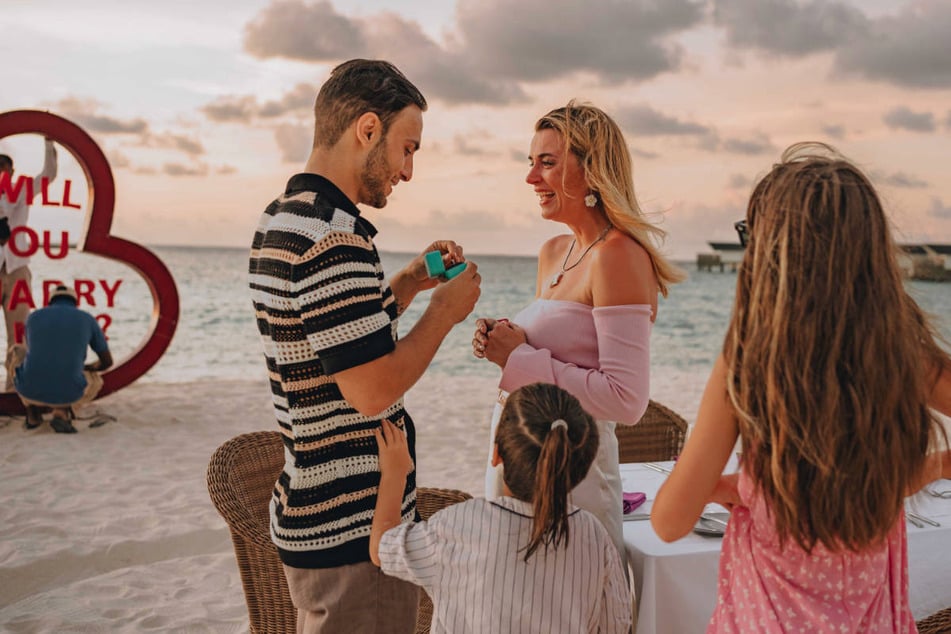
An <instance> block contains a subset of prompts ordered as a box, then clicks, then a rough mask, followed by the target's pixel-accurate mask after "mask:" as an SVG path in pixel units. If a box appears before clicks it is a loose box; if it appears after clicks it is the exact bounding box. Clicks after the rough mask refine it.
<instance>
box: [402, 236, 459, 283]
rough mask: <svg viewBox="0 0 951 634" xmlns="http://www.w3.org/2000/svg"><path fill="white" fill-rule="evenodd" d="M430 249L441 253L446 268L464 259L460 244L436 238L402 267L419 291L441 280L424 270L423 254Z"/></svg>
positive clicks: (424, 259)
mask: <svg viewBox="0 0 951 634" xmlns="http://www.w3.org/2000/svg"><path fill="white" fill-rule="evenodd" d="M430 251H439V252H440V253H442V261H443V264H445V265H446V268H447V269H448V268H449V267H451V266H454V265H456V264H459V263H460V262H463V261H465V258H464V257H463V255H462V247H461V246H459V245H458V244H456V243H455V242H453V241H452V240H436V241H435V242H433V243H432V244H430V245H429V246H428V247H426V249H425V250H424V251H423V252H422V253H420V254H419V255H417V256H416V257H415V258H413V259H412V260H410V262H409V264H407V265H406V268H404V269H403V273H404V274H405V275H406V276H407V277H408V278H409V279H411V280H412V281H413V282H414V283H415V284H416V285H417V290H420V291H425V290H428V289H430V288H436V286H437V285H438V284H439V283H440V282H441V281H443V280H440V279H439V278H434V277H429V273H428V272H427V271H426V258H425V255H426V254H427V253H429V252H430Z"/></svg>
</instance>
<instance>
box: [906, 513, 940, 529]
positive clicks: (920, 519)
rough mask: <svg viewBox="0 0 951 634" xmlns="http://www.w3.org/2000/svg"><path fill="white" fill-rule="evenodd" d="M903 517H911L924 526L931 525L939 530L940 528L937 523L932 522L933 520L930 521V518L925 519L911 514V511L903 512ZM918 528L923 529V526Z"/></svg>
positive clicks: (922, 516)
mask: <svg viewBox="0 0 951 634" xmlns="http://www.w3.org/2000/svg"><path fill="white" fill-rule="evenodd" d="M905 515H907V516H909V517H913V518H915V519H916V520H918V521H919V522H924V523H925V524H931V525H932V526H934V527H935V528H940V527H941V524H939V523H938V522H936V521H934V520H933V519H930V518H927V517H925V516H924V515H918V514H917V513H912V512H911V511H905ZM918 528H924V526H921V525H918Z"/></svg>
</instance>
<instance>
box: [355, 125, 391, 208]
mask: <svg viewBox="0 0 951 634" xmlns="http://www.w3.org/2000/svg"><path fill="white" fill-rule="evenodd" d="M387 167H388V166H387V164H386V135H384V136H383V138H382V139H380V142H379V143H377V144H376V147H375V148H373V149H372V150H370V154H369V155H368V156H367V160H366V161H364V163H363V171H362V172H361V173H360V182H361V183H362V184H363V190H364V194H365V195H366V200H364V202H365V203H366V204H368V205H370V206H371V207H374V208H376V209H382V208H383V207H385V206H386V184H387V183H388V182H389V178H388V175H389V170H388V169H387Z"/></svg>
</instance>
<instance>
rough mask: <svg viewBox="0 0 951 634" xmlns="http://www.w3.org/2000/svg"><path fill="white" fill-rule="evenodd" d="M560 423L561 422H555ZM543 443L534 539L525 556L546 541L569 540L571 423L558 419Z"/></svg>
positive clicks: (535, 494) (535, 496)
mask: <svg viewBox="0 0 951 634" xmlns="http://www.w3.org/2000/svg"><path fill="white" fill-rule="evenodd" d="M557 422H561V423H562V424H561V425H558V424H556V423H557ZM556 423H552V426H551V430H550V431H549V432H548V435H547V436H545V440H544V442H542V449H541V452H539V455H538V464H537V465H536V466H535V487H534V490H533V491H532V509H533V511H534V513H533V519H534V521H533V522H532V539H531V541H530V542H528V549H527V550H526V551H525V559H526V561H527V560H528V558H529V557H531V556H532V553H534V552H535V550H536V549H537V548H538V547H539V546H540V545H541V544H542V543H544V544H545V545H546V546H547V545H553V546H555V547H556V548H557V547H558V546H560V545H561V542H562V541H568V493H570V492H571V489H572V486H571V469H570V467H571V441H570V440H569V439H568V425H567V424H565V422H564V420H562V419H558V421H556Z"/></svg>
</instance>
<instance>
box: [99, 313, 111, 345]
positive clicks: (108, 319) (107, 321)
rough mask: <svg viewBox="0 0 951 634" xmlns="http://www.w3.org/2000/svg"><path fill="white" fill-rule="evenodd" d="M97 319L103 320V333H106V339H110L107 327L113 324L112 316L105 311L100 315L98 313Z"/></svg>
mask: <svg viewBox="0 0 951 634" xmlns="http://www.w3.org/2000/svg"><path fill="white" fill-rule="evenodd" d="M96 321H101V322H102V323H101V324H100V325H101V326H102V334H104V335H106V340H107V341H108V339H109V335H107V334H106V328H108V327H109V326H111V325H112V317H110V316H109V315H107V314H105V313H102V314H100V315H96Z"/></svg>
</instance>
